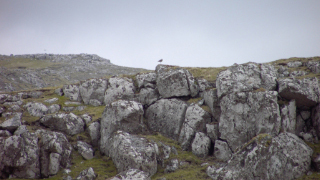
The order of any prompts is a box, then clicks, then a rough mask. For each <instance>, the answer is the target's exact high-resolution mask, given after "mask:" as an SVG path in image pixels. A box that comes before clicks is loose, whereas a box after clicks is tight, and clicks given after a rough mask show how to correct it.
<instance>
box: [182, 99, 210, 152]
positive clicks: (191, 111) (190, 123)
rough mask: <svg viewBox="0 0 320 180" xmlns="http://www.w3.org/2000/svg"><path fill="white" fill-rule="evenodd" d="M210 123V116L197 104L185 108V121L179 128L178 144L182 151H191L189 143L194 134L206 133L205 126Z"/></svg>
mask: <svg viewBox="0 0 320 180" xmlns="http://www.w3.org/2000/svg"><path fill="white" fill-rule="evenodd" d="M210 122H211V115H210V114H209V113H208V112H207V111H205V110H203V109H202V108H201V107H200V106H198V105H197V104H192V105H190V106H189V107H188V108H187V111H186V115H185V120H184V123H183V124H182V127H181V132H180V135H179V143H180V144H181V147H182V149H183V150H190V149H191V142H192V140H193V138H194V136H195V134H196V132H206V124H207V123H210Z"/></svg>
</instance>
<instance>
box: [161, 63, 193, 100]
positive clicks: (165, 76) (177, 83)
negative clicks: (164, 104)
mask: <svg viewBox="0 0 320 180" xmlns="http://www.w3.org/2000/svg"><path fill="white" fill-rule="evenodd" d="M156 73H157V88H158V90H159V93H160V95H161V96H162V97H163V98H169V97H180V96H189V95H191V96H192V97H195V96H197V95H198V92H199V87H198V85H197V84H196V80H195V78H194V77H193V75H192V74H191V73H190V72H189V71H188V70H186V69H182V68H178V67H172V66H168V65H158V66H157V67H156Z"/></svg>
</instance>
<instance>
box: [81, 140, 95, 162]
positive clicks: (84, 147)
mask: <svg viewBox="0 0 320 180" xmlns="http://www.w3.org/2000/svg"><path fill="white" fill-rule="evenodd" d="M77 150H78V152H79V153H80V154H81V156H82V157H83V158H84V159H86V160H90V159H92V158H93V153H94V151H93V149H92V146H91V145H89V144H87V143H86V142H83V141H77Z"/></svg>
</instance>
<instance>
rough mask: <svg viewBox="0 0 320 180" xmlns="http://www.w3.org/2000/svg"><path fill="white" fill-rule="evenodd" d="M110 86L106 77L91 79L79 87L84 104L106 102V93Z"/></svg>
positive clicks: (95, 104) (94, 104)
mask: <svg viewBox="0 0 320 180" xmlns="http://www.w3.org/2000/svg"><path fill="white" fill-rule="evenodd" d="M107 87H108V81H107V80H106V79H90V80H87V81H85V82H84V83H82V84H81V85H80V87H79V91H80V94H81V98H82V100H83V102H84V104H90V105H93V106H97V105H98V106H99V105H102V104H103V103H104V93H105V91H106V89H107Z"/></svg>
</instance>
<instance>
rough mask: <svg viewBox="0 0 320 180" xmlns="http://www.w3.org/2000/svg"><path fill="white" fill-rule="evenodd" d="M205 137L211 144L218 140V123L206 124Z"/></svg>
mask: <svg viewBox="0 0 320 180" xmlns="http://www.w3.org/2000/svg"><path fill="white" fill-rule="evenodd" d="M206 130H207V136H209V138H210V139H211V141H212V142H215V141H216V140H217V139H218V138H219V136H220V135H219V123H213V124H206Z"/></svg>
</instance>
